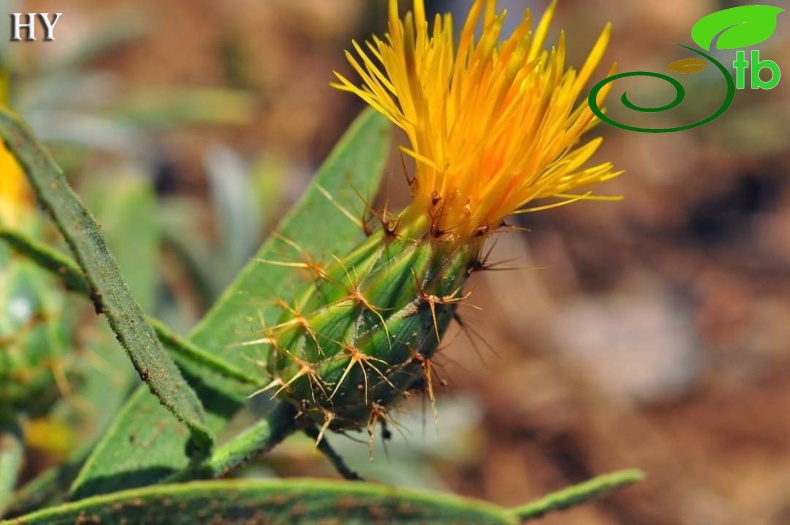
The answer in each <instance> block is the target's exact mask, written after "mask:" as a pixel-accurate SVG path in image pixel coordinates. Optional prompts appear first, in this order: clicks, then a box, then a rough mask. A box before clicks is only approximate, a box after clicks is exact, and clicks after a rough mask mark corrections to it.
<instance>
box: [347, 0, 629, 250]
mask: <svg viewBox="0 0 790 525" xmlns="http://www.w3.org/2000/svg"><path fill="white" fill-rule="evenodd" d="M554 8H555V4H552V5H551V6H550V7H549V9H548V10H547V12H546V14H545V15H544V16H543V17H542V18H541V20H540V22H539V23H538V25H537V28H536V29H534V30H533V28H532V20H531V17H530V13H529V11H527V12H526V13H525V15H524V17H523V18H522V20H521V23H520V24H519V25H518V27H517V28H516V29H515V31H514V32H513V33H512V34H511V35H510V37H508V38H506V39H504V40H503V41H501V42H500V36H501V32H502V26H503V23H504V19H505V13H504V12H502V13H497V9H496V0H476V1H475V2H474V4H473V5H472V8H471V11H470V13H469V16H468V17H467V19H466V22H465V24H464V26H463V29H462V31H461V34H460V35H459V38H458V41H457V46H456V44H455V43H454V40H455V39H454V35H453V24H452V19H451V16H450V15H449V14H446V15H443V16H442V15H437V16H436V18H435V19H434V21H433V23H432V24H431V28H430V29H429V24H428V21H427V20H426V16H425V6H424V2H423V0H414V9H413V12H409V13H408V14H407V15H406V16H405V17H404V18H403V19H402V20H401V19H400V18H399V15H398V1H397V0H390V2H389V33H388V34H387V35H386V37H385V39H384V40H382V39H379V38H377V37H373V39H372V41H371V42H367V43H366V44H365V47H364V48H363V47H362V46H361V45H359V44H358V43H356V42H354V43H353V46H354V49H355V51H356V56H355V55H354V54H352V53H350V52H349V53H347V54H346V56H347V58H348V60H349V62H350V63H351V65H352V66H353V67H354V69H355V70H356V71H357V73H359V75H360V76H361V78H362V85H361V86H357V85H355V84H353V83H352V82H350V81H349V80H348V79H347V78H345V77H344V76H342V75H340V74H338V73H335V74H336V75H337V77H338V79H339V81H340V82H339V83H338V84H334V86H335V87H337V88H339V89H342V90H345V91H349V92H352V93H354V94H356V95H358V96H359V97H360V98H362V99H363V100H365V102H367V103H368V104H370V105H371V106H372V107H373V108H375V109H376V110H378V111H379V112H380V113H382V114H383V115H385V116H386V117H387V118H388V119H389V120H391V121H392V122H393V123H394V124H395V125H396V126H398V127H399V128H401V129H402V130H403V131H404V132H405V133H406V135H407V136H408V139H409V142H410V147H404V148H402V150H403V151H404V152H405V153H407V154H408V155H410V156H412V157H413V158H414V159H415V161H416V171H415V175H414V182H413V183H412V194H413V197H414V201H413V203H412V204H411V205H410V206H409V208H407V210H406V211H405V212H404V217H407V218H410V219H412V220H418V219H419V217H421V216H422V217H427V218H428V219H429V220H430V227H431V230H432V231H434V232H435V233H437V234H438V235H442V236H449V237H450V238H456V239H461V240H463V239H469V238H470V237H475V236H479V235H481V234H484V233H487V232H489V231H493V230H494V229H496V228H497V227H498V226H499V225H500V224H501V222H502V220H503V219H504V218H505V217H506V216H508V215H510V214H512V213H514V212H517V211H518V210H521V209H524V207H525V205H526V204H527V203H529V202H530V201H532V200H533V199H538V198H545V197H558V198H560V199H562V200H569V201H570V200H575V199H578V198H579V196H578V195H576V194H573V193H571V192H572V190H574V189H575V188H578V187H580V186H586V185H589V184H592V183H596V182H601V181H604V180H607V179H610V178H612V177H615V176H617V175H618V174H619V172H615V171H613V169H612V168H613V167H612V164H611V163H604V164H599V165H594V166H585V164H586V163H587V161H588V160H589V159H590V158H591V157H592V155H593V154H594V153H595V151H596V150H597V149H598V147H599V146H600V144H601V140H600V139H593V140H591V141H589V142H587V143H584V144H581V145H579V143H580V139H581V136H582V134H583V133H585V132H586V131H588V130H589V129H590V128H591V127H592V126H593V125H594V124H595V123H596V119H595V117H594V115H593V114H592V112H591V111H590V109H589V107H588V106H587V104H586V103H580V104H577V102H576V101H577V99H578V98H579V96H580V94H581V92H582V89H583V88H584V86H585V84H586V83H587V81H588V80H589V79H590V76H591V75H592V73H593V71H594V69H595V68H596V67H597V65H598V63H599V62H600V60H601V57H602V55H603V53H604V50H605V48H606V45H607V42H608V40H609V33H610V28H609V26H608V25H607V26H606V27H605V28H604V30H603V32H602V33H601V36H600V37H599V38H598V41H597V42H596V43H595V45H594V46H593V48H592V50H591V52H590V54H589V57H588V58H587V60H586V62H585V63H584V65H583V66H582V68H581V69H580V70H578V71H576V70H574V69H573V68H566V67H565V35H564V33H561V34H560V37H559V42H558V44H557V45H556V47H553V48H551V50H550V51H546V50H544V49H543V44H544V40H545V38H546V34H547V32H548V28H549V25H550V23H551V19H552V16H553V14H554ZM481 23H482V32H481V33H480V37H479V38H475V29H476V28H477V27H478V26H479V25H480V24H481ZM605 96H606V93H604V92H603V90H602V92H601V94H600V100H599V103H603V98H604V97H605ZM582 196H585V195H584V194H582Z"/></svg>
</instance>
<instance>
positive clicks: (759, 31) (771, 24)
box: [691, 5, 784, 51]
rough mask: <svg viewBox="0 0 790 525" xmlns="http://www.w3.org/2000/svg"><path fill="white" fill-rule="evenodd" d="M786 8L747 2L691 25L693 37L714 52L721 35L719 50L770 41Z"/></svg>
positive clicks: (705, 48) (700, 44) (706, 48)
mask: <svg viewBox="0 0 790 525" xmlns="http://www.w3.org/2000/svg"><path fill="white" fill-rule="evenodd" d="M782 11H784V9H782V8H779V7H774V6H770V5H744V6H740V7H732V8H730V9H724V10H722V11H717V12H715V13H711V14H709V15H707V16H705V17H702V18H701V19H700V20H699V21H698V22H697V23H696V24H694V27H692V28H691V38H692V40H694V42H695V43H696V44H697V45H698V46H700V47H701V48H702V49H704V50H705V51H710V48H711V45H712V44H713V41H714V39H716V37H717V36H718V37H719V38H718V40H717V41H716V47H717V48H718V49H736V48H739V47H747V46H753V45H755V44H759V43H760V42H763V41H765V40H767V39H768V38H769V37H770V36H771V35H772V34H774V31H776V17H777V15H779V13H781V12H782Z"/></svg>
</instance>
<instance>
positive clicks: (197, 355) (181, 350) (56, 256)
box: [0, 228, 256, 385]
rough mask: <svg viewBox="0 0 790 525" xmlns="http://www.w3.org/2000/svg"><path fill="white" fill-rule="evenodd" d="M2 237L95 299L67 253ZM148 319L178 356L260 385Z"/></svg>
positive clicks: (0, 233) (7, 234)
mask: <svg viewBox="0 0 790 525" xmlns="http://www.w3.org/2000/svg"><path fill="white" fill-rule="evenodd" d="M0 240H1V241H4V242H6V243H8V245H9V246H10V247H11V248H12V249H13V250H14V251H16V252H17V253H19V254H21V255H24V256H25V257H28V258H30V260H32V261H33V262H35V263H36V264H37V265H38V266H39V267H41V268H43V269H44V270H47V271H49V272H51V273H52V274H53V275H54V276H56V277H58V278H59V279H60V280H61V281H62V283H63V286H65V287H66V289H67V290H69V291H72V292H76V293H79V294H81V295H83V296H85V297H86V298H87V299H90V298H91V288H90V284H88V281H87V280H86V279H85V276H84V275H83V274H82V270H80V268H79V266H77V265H76V263H74V261H72V260H71V259H69V258H68V257H66V256H65V255H63V254H61V253H59V252H58V251H57V250H54V249H52V248H50V247H48V246H46V245H44V244H41V243H39V242H37V241H34V240H32V239H30V238H28V237H26V236H24V235H22V234H21V233H18V232H15V231H11V230H7V229H5V228H0ZM146 319H147V321H148V324H149V325H151V327H152V328H153V329H154V332H156V335H157V337H158V338H159V341H161V343H162V344H163V345H164V346H165V348H167V349H168V350H170V351H172V352H174V355H176V356H182V357H183V358H186V359H188V360H189V361H190V362H192V363H198V364H200V365H202V366H205V367H206V368H208V369H210V370H212V371H213V372H216V373H217V374H219V375H224V376H226V377H228V378H230V379H234V380H237V381H240V382H242V383H247V384H249V385H254V384H256V382H255V380H254V379H253V378H252V376H251V375H250V374H247V373H245V372H243V371H242V370H240V369H239V368H237V367H235V366H233V365H231V364H229V363H227V362H226V361H223V360H220V359H217V358H216V357H214V356H213V355H211V354H209V353H208V352H206V351H205V350H203V349H202V348H199V347H198V346H196V345H195V344H194V343H191V342H189V341H187V340H185V339H183V338H181V337H179V336H178V335H176V334H175V333H174V332H173V331H171V330H170V328H168V327H167V326H166V325H165V324H164V323H162V321H159V320H158V319H155V318H153V317H147V318H146Z"/></svg>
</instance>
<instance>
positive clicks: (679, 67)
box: [587, 5, 784, 133]
mask: <svg viewBox="0 0 790 525" xmlns="http://www.w3.org/2000/svg"><path fill="white" fill-rule="evenodd" d="M782 11H784V9H781V8H779V7H774V6H770V5H747V6H741V7H733V8H730V9H724V10H722V11H717V12H715V13H711V14H709V15H707V16H704V17H702V18H701V19H700V20H699V21H698V22H697V23H696V24H694V27H692V28H691V39H692V40H693V41H694V42H695V43H696V44H697V45H698V46H699V47H700V48H702V49H703V50H704V51H702V50H700V49H695V48H693V47H690V46H686V45H683V44H675V45H676V46H679V47H682V48H684V49H687V50H689V51H691V52H692V53H695V54H696V55H697V57H692V58H684V59H682V60H678V61H676V62H672V63H671V64H670V65H669V66H667V71H672V72H675V73H680V74H684V75H691V74H694V73H698V72H700V71H702V70H703V69H705V68H707V67H708V66H709V65H711V64H712V65H714V66H715V67H716V68H717V69H718V70H719V71H720V72H721V74H722V76H723V77H724V80H725V81H726V83H727V94H726V96H725V97H724V101H723V102H722V103H721V106H719V108H718V109H717V110H716V111H715V112H714V113H713V114H712V115H710V116H709V117H707V118H704V119H702V120H699V121H697V122H694V123H691V124H686V125H684V126H676V127H671V128H642V127H637V126H631V125H628V124H623V123H622V122H617V121H616V120H614V119H612V118H610V117H609V116H607V115H605V114H604V113H603V111H601V108H600V107H599V106H598V102H597V98H598V94H599V92H600V91H601V90H602V89H603V88H604V87H605V86H606V85H607V84H609V83H611V82H614V81H615V80H618V79H621V78H627V77H654V78H658V79H661V80H663V81H666V82H669V84H671V85H672V87H673V88H674V89H675V98H674V99H673V100H672V101H671V102H669V103H668V104H665V105H663V106H658V107H643V106H638V105H636V104H634V103H633V102H631V101H630V100H629V98H628V94H627V92H623V94H622V96H621V97H620V101H621V102H622V103H623V105H624V106H625V107H627V108H628V109H631V110H634V111H639V112H642V113H659V112H661V111H667V110H670V109H672V108H674V107H677V106H678V105H680V103H681V102H683V99H684V98H685V96H686V90H685V89H684V88H683V85H682V84H681V83H680V82H679V81H678V80H677V79H675V78H673V77H671V76H669V75H666V74H664V73H654V72H652V71H632V72H629V73H620V74H617V75H612V76H610V77H606V78H605V79H603V80H602V81H600V82H599V83H597V84H596V85H595V86H593V88H592V90H591V91H590V94H589V96H588V97H587V101H588V102H589V104H590V109H591V110H592V112H593V113H594V114H595V116H597V117H598V118H599V119H601V120H602V121H604V122H606V123H607V124H611V125H612V126H616V127H618V128H621V129H626V130H629V131H638V132H641V133H670V132H673V131H683V130H686V129H691V128H696V127H698V126H702V125H703V124H707V123H708V122H711V121H712V120H714V119H716V118H718V117H720V116H721V115H722V114H724V112H725V111H727V108H729V107H730V104H732V101H733V99H734V98H735V91H736V90H737V89H745V88H746V85H747V77H748V80H749V86H750V88H751V89H773V88H774V87H776V85H777V84H779V79H780V78H781V71H779V66H778V65H777V64H776V62H773V61H771V60H762V59H760V51H759V50H757V49H753V50H751V53H750V54H748V55H747V53H746V51H744V50H739V51H737V52H736V54H735V61H734V62H733V63H732V66H733V68H735V78H734V79H733V77H732V75H731V74H730V72H729V71H728V70H727V68H726V67H725V66H724V65H723V64H722V63H721V62H719V61H718V60H716V59H715V58H713V57H712V56H710V55H709V54H708V53H706V52H705V51H708V52H711V47H712V46H713V45H714V40H715V49H738V48H743V47H750V46H754V45H756V44H759V43H760V42H764V41H765V40H767V39H768V38H769V37H770V36H771V35H772V34H773V33H774V31H776V18H777V15H779V13H781V12H782ZM747 70H748V71H749V75H747V74H746V72H747ZM764 70H767V71H769V72H770V78H768V79H767V80H764V79H763V77H762V76H761V75H760V73H761V72H762V71H764Z"/></svg>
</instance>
